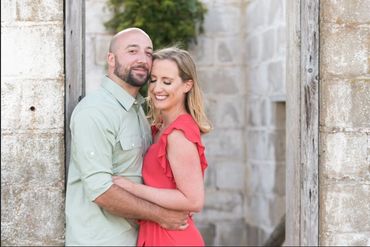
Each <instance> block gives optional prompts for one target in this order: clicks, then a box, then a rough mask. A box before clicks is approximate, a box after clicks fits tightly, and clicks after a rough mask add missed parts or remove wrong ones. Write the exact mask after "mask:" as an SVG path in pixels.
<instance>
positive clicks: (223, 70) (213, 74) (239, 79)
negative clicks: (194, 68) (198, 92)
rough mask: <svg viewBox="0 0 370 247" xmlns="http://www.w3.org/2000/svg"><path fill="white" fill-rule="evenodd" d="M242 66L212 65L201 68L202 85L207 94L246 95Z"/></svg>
mask: <svg viewBox="0 0 370 247" xmlns="http://www.w3.org/2000/svg"><path fill="white" fill-rule="evenodd" d="M242 70H243V69H242V67H240V66H233V67H225V66H220V67H212V68H200V69H199V70H198V72H199V74H198V75H199V80H200V86H201V88H202V89H203V92H204V93H205V94H233V95H241V94H242V95H244V92H245V85H244V84H245V80H244V78H243V73H242Z"/></svg>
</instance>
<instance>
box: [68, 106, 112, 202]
mask: <svg viewBox="0 0 370 247" xmlns="http://www.w3.org/2000/svg"><path fill="white" fill-rule="evenodd" d="M112 133H113V131H111V130H110V128H109V123H108V122H107V119H105V118H104V116H103V113H99V111H97V110H96V109H92V108H88V109H83V110H80V111H78V112H76V113H75V114H74V115H73V116H72V119H71V135H72V144H71V145H72V153H71V156H72V160H73V162H74V163H75V166H76V169H77V171H78V173H79V178H80V179H81V181H82V184H83V188H84V191H85V194H86V196H87V197H88V198H89V200H91V201H94V200H95V199H96V198H97V197H98V196H99V195H101V194H103V193H104V192H105V191H107V190H108V189H109V188H110V187H111V185H112V184H113V183H112V174H113V172H112V150H113V145H115V138H114V135H113V134H112Z"/></svg>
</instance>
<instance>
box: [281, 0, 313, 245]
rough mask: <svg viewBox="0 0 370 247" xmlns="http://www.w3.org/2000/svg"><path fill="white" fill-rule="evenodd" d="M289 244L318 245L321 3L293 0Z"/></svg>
mask: <svg viewBox="0 0 370 247" xmlns="http://www.w3.org/2000/svg"><path fill="white" fill-rule="evenodd" d="M287 13H288V33H289V36H288V57H287V60H288V66H287V122H286V124H287V126H286V129H287V140H286V143H287V153H286V160H287V164H286V242H285V244H286V245H288V246H300V245H309V246H317V245H318V244H319V235H318V233H319V232H318V226H319V223H318V215H319V211H318V209H319V201H318V167H319V161H318V157H319V154H318V145H319V85H318V83H319V0H288V4H287Z"/></svg>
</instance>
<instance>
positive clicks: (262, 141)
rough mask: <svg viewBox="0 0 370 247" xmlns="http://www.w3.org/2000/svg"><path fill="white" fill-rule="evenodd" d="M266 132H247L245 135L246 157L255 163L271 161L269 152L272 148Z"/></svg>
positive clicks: (271, 157)
mask: <svg viewBox="0 0 370 247" xmlns="http://www.w3.org/2000/svg"><path fill="white" fill-rule="evenodd" d="M269 138H270V137H269V132H268V131H267V130H248V131H247V132H246V135H245V138H244V139H245V141H246V143H247V148H246V150H247V157H248V159H251V160H256V161H272V160H273V156H272V155H271V154H272V152H271V150H269V148H270V149H271V148H272V147H274V146H273V143H272V140H271V139H269Z"/></svg>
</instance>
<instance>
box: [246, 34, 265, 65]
mask: <svg viewBox="0 0 370 247" xmlns="http://www.w3.org/2000/svg"><path fill="white" fill-rule="evenodd" d="M261 40H262V36H261V35H251V36H247V37H246V41H245V47H246V48H245V53H244V54H245V56H244V62H245V64H247V65H249V66H255V65H257V64H258V63H259V62H260V60H261V54H262V51H263V47H262V41H261Z"/></svg>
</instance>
